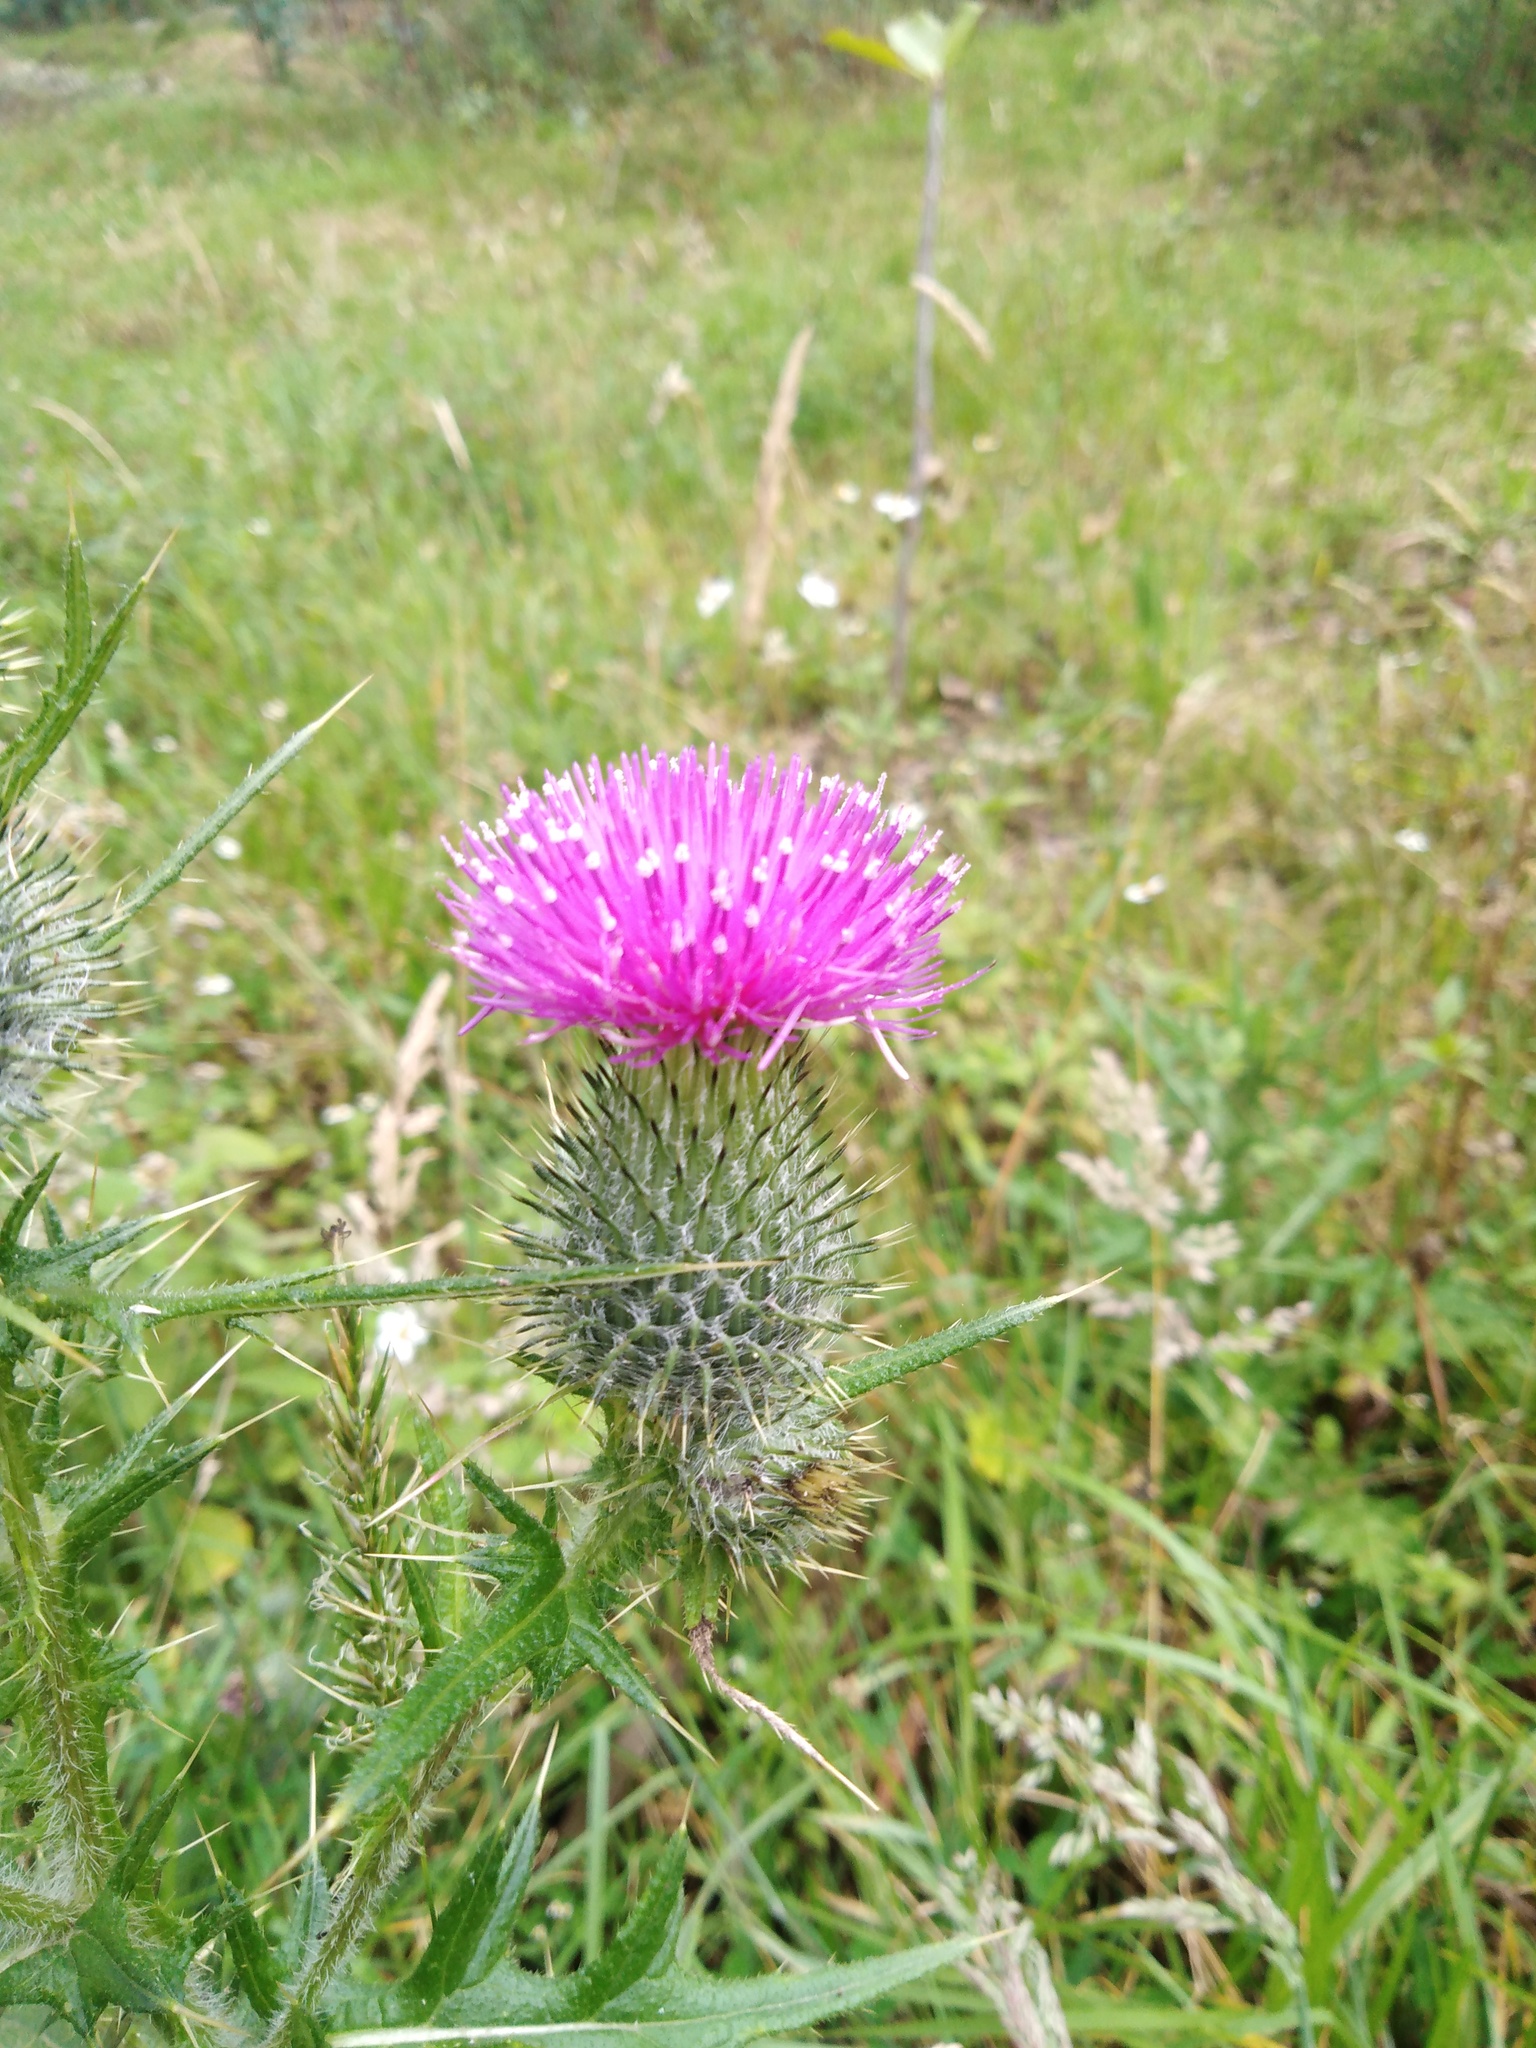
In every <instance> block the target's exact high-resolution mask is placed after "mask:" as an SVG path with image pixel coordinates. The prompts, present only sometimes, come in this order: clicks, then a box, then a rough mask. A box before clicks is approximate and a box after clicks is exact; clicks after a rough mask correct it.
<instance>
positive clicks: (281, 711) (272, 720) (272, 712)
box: [261, 697, 288, 725]
mask: <svg viewBox="0 0 1536 2048" xmlns="http://www.w3.org/2000/svg"><path fill="white" fill-rule="evenodd" d="M261 715H262V717H263V718H264V719H266V721H267V723H268V724H269V725H279V724H281V722H282V721H283V719H285V718H286V717H287V716H288V706H287V705H286V704H285V703H284V701H283V699H282V698H281V697H269V698H268V699H267V701H266V703H265V704H263V705H262V707H261Z"/></svg>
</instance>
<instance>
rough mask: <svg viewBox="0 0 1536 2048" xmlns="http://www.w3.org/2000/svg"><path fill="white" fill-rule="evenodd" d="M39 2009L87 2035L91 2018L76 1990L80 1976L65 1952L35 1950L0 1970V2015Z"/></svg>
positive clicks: (58, 1948) (57, 1948)
mask: <svg viewBox="0 0 1536 2048" xmlns="http://www.w3.org/2000/svg"><path fill="white" fill-rule="evenodd" d="M25 2005H43V2006H47V2007H48V2008H49V2009H50V2010H51V2011H53V2012H56V2013H57V2014H58V2015H59V2017H60V2018H61V2019H65V2020H68V2021H69V2023H70V2025H71V2026H72V2027H74V2028H75V2030H76V2031H77V2032H78V2033H81V2034H87V2033H89V2032H90V2029H91V2017H90V2015H89V2014H88V2013H87V2012H86V2009H85V1999H84V1997H83V1996H82V1995H81V1990H80V1974H79V1971H78V1970H77V1969H76V1967H75V1963H74V1959H73V1957H72V1956H71V1955H70V1953H69V1951H68V1949H67V1948H64V1947H60V1946H55V1947H52V1948H44V1949H39V1950H37V1952H36V1953H35V1954H33V1955H30V1956H25V1957H23V1959H22V1960H21V1961H20V1962H19V1963H12V1964H11V1966H10V1968H9V1969H8V1970H0V2012H6V2011H9V2010H10V2009H12V2008H13V2007H16V2006H25Z"/></svg>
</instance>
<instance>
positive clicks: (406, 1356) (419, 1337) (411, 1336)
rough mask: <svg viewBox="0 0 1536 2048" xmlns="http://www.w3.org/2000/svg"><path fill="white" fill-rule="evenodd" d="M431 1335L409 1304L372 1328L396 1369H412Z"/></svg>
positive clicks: (382, 1314) (389, 1311)
mask: <svg viewBox="0 0 1536 2048" xmlns="http://www.w3.org/2000/svg"><path fill="white" fill-rule="evenodd" d="M349 1107H350V1105H349ZM430 1334H431V1332H430V1331H429V1330H428V1329H427V1326H426V1324H425V1323H424V1322H423V1321H422V1320H421V1317H420V1316H419V1315H418V1314H417V1313H416V1311H415V1309H413V1308H412V1307H411V1305H410V1303H409V1302H402V1303H400V1304H399V1305H398V1306H396V1307H394V1308H383V1309H380V1310H379V1319H378V1321H377V1322H376V1323H375V1324H374V1326H373V1349H374V1353H375V1355H376V1356H377V1357H379V1358H389V1359H393V1360H394V1362H395V1364H396V1365H409V1364H410V1362H411V1360H412V1359H413V1358H414V1357H415V1356H416V1354H417V1352H418V1351H419V1350H420V1349H421V1347H422V1345H423V1344H425V1343H426V1341H427V1339H428V1337H429V1336H430Z"/></svg>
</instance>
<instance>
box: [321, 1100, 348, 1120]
mask: <svg viewBox="0 0 1536 2048" xmlns="http://www.w3.org/2000/svg"><path fill="white" fill-rule="evenodd" d="M356 1115H357V1104H356V1103H355V1102H328V1103H327V1104H326V1105H325V1107H324V1109H322V1110H321V1112H320V1121H321V1123H323V1124H349V1123H351V1121H352V1119H353V1117H355V1116H356Z"/></svg>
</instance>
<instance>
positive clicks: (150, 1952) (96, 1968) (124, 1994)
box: [69, 1892, 181, 2019]
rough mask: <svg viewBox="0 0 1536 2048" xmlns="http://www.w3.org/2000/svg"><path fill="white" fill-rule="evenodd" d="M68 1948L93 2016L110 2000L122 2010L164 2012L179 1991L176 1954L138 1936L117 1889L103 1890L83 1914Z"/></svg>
mask: <svg viewBox="0 0 1536 2048" xmlns="http://www.w3.org/2000/svg"><path fill="white" fill-rule="evenodd" d="M69 1952H70V1956H71V1957H72V1959H73V1961H74V1965H75V1970H76V1973H77V1975H78V1977H79V1981H80V1992H81V1996H82V1998H83V2000H84V2002H85V2008H86V2011H87V2012H88V2013H89V2014H90V2015H91V2016H92V2018H93V2019H94V2018H95V2016H96V2015H97V2014H99V2013H102V2012H104V2011H105V2010H106V2008H107V2007H108V2006H109V2005H115V2006H116V2007H117V2008H118V2009H119V2011H121V2012H164V2011H165V2010H166V2009H167V2008H168V2007H169V2006H170V2005H171V2004H173V2003H174V2002H175V2000H176V1998H177V1995H178V1993H179V1991H180V1988H181V1986H180V1976H181V1973H180V1971H179V1970H178V1969H177V1968H176V1965H175V1962H174V1959H173V1958H172V1957H170V1956H168V1955H165V1954H163V1953H160V1952H158V1951H156V1950H154V1949H151V1948H149V1947H148V1946H147V1945H146V1944H145V1943H143V1942H141V1941H137V1940H135V1938H134V1937H133V1935H131V1934H130V1933H129V1931H128V1920H127V1914H126V1912H125V1911H124V1907H123V1901H122V1900H121V1899H120V1898H118V1897H117V1896H116V1895H115V1894H114V1893H112V1892H103V1893H102V1895H101V1897H100V1898H98V1899H97V1900H96V1902H95V1904H94V1905H92V1906H91V1908H90V1909H89V1911H88V1912H87V1913H86V1914H85V1915H84V1917H83V1918H82V1919H81V1920H80V1922H79V1924H78V1925H77V1927H76V1928H75V1932H74V1934H73V1936H72V1937H71V1939H70V1944H69Z"/></svg>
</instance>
